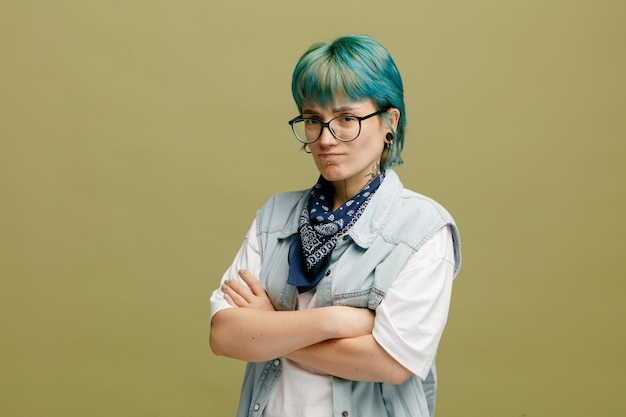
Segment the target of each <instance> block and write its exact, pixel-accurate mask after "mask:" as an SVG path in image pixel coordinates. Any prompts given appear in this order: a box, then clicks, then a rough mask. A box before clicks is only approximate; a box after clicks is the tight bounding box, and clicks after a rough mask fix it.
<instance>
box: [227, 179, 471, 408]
mask: <svg viewBox="0 0 626 417" xmlns="http://www.w3.org/2000/svg"><path fill="white" fill-rule="evenodd" d="M308 197H309V191H308V190H307V191H300V192H292V193H281V194H276V195H274V196H272V197H271V198H270V200H269V201H268V202H267V203H266V204H265V205H264V206H263V207H262V208H261V209H259V211H258V213H257V226H258V230H257V234H258V237H259V249H260V254H261V259H262V262H263V264H262V265H263V267H262V272H261V277H260V280H261V283H262V284H263V287H264V288H265V290H266V291H267V293H268V295H269V297H270V299H271V300H272V303H273V304H274V307H275V308H276V309H277V310H294V309H295V308H296V300H297V297H298V292H297V289H296V287H294V286H291V285H288V284H287V273H288V270H289V265H288V263H287V257H288V252H289V246H290V245H291V242H292V241H293V240H294V239H296V238H297V236H298V234H297V233H298V218H299V216H300V213H301V212H302V209H303V208H304V206H305V205H306V203H307V201H308ZM446 226H449V227H450V228H451V231H452V237H453V240H454V254H455V266H454V275H455V276H456V274H457V273H458V271H459V268H460V266H461V250H460V248H461V247H460V240H459V234H458V230H457V227H456V225H455V223H454V220H453V219H452V217H451V216H450V214H449V213H448V212H447V211H446V210H445V209H444V208H443V207H442V206H440V205H439V204H438V203H436V202H435V201H433V200H431V199H429V198H427V197H424V196H422V195H420V194H417V193H414V192H412V191H409V190H406V189H405V188H404V187H403V185H402V183H401V182H400V179H399V178H398V176H397V175H396V174H395V172H393V171H392V170H388V171H387V173H386V177H385V180H384V181H383V183H382V184H381V186H380V188H379V189H378V191H377V192H376V193H375V194H374V196H373V197H372V199H371V201H370V202H369V205H368V206H367V209H366V210H365V211H364V212H363V214H362V215H361V218H360V219H359V220H358V221H357V222H356V223H355V224H354V226H353V227H352V228H351V229H350V231H349V232H348V233H347V234H346V235H345V236H343V237H342V238H340V239H339V240H338V242H337V246H336V247H335V249H334V251H333V252H332V255H331V259H330V263H329V267H328V271H327V273H326V276H325V277H324V278H323V279H322V281H321V282H320V283H319V284H318V285H317V288H316V291H317V292H316V297H317V305H318V306H319V307H323V306H330V305H346V306H353V307H362V308H369V309H371V310H375V309H376V307H378V305H379V304H380V302H381V301H382V300H383V298H384V297H385V293H386V292H387V290H388V288H389V287H390V285H391V283H392V282H393V280H394V279H395V277H396V276H397V275H398V273H399V272H400V271H401V270H402V269H403V267H404V266H405V264H406V262H407V261H408V260H409V258H410V257H411V256H412V255H413V254H415V252H416V251H417V250H419V248H420V247H422V245H424V243H426V242H427V241H428V239H430V238H431V237H432V236H433V235H434V234H435V233H436V232H437V231H439V230H440V229H441V228H443V227H446ZM282 360H283V359H282V358H276V359H274V360H271V361H268V362H259V363H248V365H247V368H246V372H245V376H244V381H243V387H242V391H241V398H240V402H239V411H238V413H237V416H238V417H260V416H262V415H263V410H264V408H265V406H266V404H267V402H268V400H269V397H270V395H271V391H272V388H273V387H274V385H275V383H276V381H277V378H278V377H279V375H280V373H281V370H282ZM332 385H333V407H334V413H333V417H350V416H352V417H425V416H432V415H433V413H434V407H435V394H436V391H437V376H436V372H435V366H434V364H433V366H432V368H431V370H430V373H429V375H428V377H427V378H426V379H425V380H422V379H420V378H419V377H417V376H415V375H413V376H412V377H411V378H409V379H408V380H407V381H406V382H404V383H403V384H400V385H393V384H389V383H378V382H360V381H349V380H345V379H341V378H337V377H334V378H333V384H332ZM286 417H287V416H286ZM320 417H330V416H320Z"/></svg>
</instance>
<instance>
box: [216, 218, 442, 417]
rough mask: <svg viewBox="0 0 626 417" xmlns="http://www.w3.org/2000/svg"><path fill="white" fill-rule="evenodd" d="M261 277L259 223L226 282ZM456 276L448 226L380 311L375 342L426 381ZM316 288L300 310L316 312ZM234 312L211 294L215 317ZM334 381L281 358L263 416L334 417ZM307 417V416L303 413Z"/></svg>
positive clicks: (395, 285) (304, 296) (411, 262)
mask: <svg viewBox="0 0 626 417" xmlns="http://www.w3.org/2000/svg"><path fill="white" fill-rule="evenodd" d="M240 269H246V270H248V271H250V272H251V273H252V274H253V275H254V276H256V277H259V276H260V273H261V257H260V255H259V249H258V239H257V235H256V221H254V222H253V223H252V226H251V227H250V230H249V231H248V233H247V234H246V238H245V240H244V242H243V244H242V245H241V248H240V249H239V252H237V255H236V256H235V259H234V261H233V263H232V264H231V266H230V267H229V268H228V270H226V272H225V273H224V276H223V278H222V282H224V281H225V280H227V279H228V280H238V281H239V282H243V281H242V280H241V278H240V277H239V275H238V274H237V271H239V270H240ZM453 271H454V248H453V243H452V234H451V233H450V229H449V228H448V227H444V228H442V229H441V230H440V231H438V232H437V233H436V234H435V235H434V236H433V237H432V238H431V239H430V240H429V241H428V242H426V244H424V246H422V248H421V249H420V250H419V251H418V252H417V253H416V254H415V255H414V256H412V257H411V259H410V260H409V261H408V263H407V265H406V266H405V267H404V268H403V269H402V271H400V274H398V276H397V277H396V279H395V280H394V281H393V283H392V284H391V286H390V287H389V290H388V291H387V293H386V294H385V298H384V299H383V301H382V302H381V303H380V305H379V306H378V308H377V309H376V318H375V320H374V329H373V331H372V335H373V336H374V339H376V341H377V342H378V343H379V344H380V345H381V346H382V347H383V349H385V351H387V353H389V355H391V356H392V357H393V358H394V359H395V360H397V361H398V362H399V363H401V364H402V365H403V366H404V367H405V368H407V369H409V370H410V371H411V372H413V373H414V374H416V375H417V376H419V377H420V378H422V379H425V378H426V376H427V375H428V372H429V369H430V367H431V365H432V362H433V360H434V359H435V355H436V353H437V346H438V345H439V340H440V339H441V334H442V332H443V329H444V327H445V324H446V320H447V317H448V309H449V306H450V296H451V293H452V280H453ZM315 307H316V301H315V289H312V290H311V291H308V292H306V293H302V294H299V296H298V309H307V308H315ZM225 308H233V307H232V306H230V305H229V304H228V303H227V302H226V300H225V299H224V293H223V292H222V290H221V288H219V287H218V288H217V289H216V290H215V291H214V292H213V294H212V295H211V318H213V316H214V315H215V313H217V312H218V311H220V310H223V309H225ZM332 410H333V404H332V377H331V376H330V375H327V374H324V373H320V372H319V371H317V370H315V369H312V368H308V367H304V366H302V365H300V364H298V363H295V362H293V361H289V360H287V359H284V358H283V372H282V373H281V375H280V377H279V380H278V382H277V384H276V387H275V388H274V389H273V390H272V396H271V398H270V401H269V403H268V405H267V407H266V409H265V413H264V416H266V417H275V416H276V417H278V416H285V415H298V416H302V417H308V416H311V417H314V416H322V415H332ZM303 413H305V414H303Z"/></svg>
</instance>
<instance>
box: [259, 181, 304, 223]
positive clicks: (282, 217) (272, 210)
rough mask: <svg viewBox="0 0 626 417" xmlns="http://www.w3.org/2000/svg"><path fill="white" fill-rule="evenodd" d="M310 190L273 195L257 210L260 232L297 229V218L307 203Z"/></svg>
mask: <svg viewBox="0 0 626 417" xmlns="http://www.w3.org/2000/svg"><path fill="white" fill-rule="evenodd" d="M308 195H309V190H302V191H290V192H284V193H277V194H274V195H272V196H271V197H270V198H269V199H268V200H267V202H265V204H263V206H261V208H260V209H259V210H258V211H257V216H256V220H257V226H258V231H259V232H264V231H265V232H270V231H277V230H282V229H283V228H284V227H285V226H286V225H290V227H288V228H287V229H285V231H287V230H289V231H291V230H292V229H294V228H295V229H297V219H298V215H299V213H300V212H301V211H302V208H303V206H304V204H306V201H307V198H308Z"/></svg>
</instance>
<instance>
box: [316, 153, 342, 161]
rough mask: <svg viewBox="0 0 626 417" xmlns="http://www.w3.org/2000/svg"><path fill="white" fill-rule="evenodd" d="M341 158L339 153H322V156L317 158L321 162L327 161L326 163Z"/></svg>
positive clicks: (319, 155)
mask: <svg viewBox="0 0 626 417" xmlns="http://www.w3.org/2000/svg"><path fill="white" fill-rule="evenodd" d="M340 156H341V154H338V153H321V154H318V155H317V157H318V158H319V159H320V160H322V161H326V162H331V161H334V160H335V159H337V158H339V157H340Z"/></svg>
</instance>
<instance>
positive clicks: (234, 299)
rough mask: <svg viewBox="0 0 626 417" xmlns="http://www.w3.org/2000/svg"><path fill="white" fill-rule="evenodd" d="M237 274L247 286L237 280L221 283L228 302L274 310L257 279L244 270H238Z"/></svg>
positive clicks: (236, 305) (232, 304)
mask: <svg viewBox="0 0 626 417" xmlns="http://www.w3.org/2000/svg"><path fill="white" fill-rule="evenodd" d="M239 276H240V277H241V279H242V280H243V281H244V282H245V283H246V284H248V286H246V285H244V284H242V283H240V282H237V281H225V282H224V283H223V284H222V291H223V292H224V298H225V299H226V301H227V302H228V304H230V305H231V306H233V307H247V308H254V309H257V310H267V311H274V306H273V305H272V302H271V301H270V299H269V297H268V296H267V293H266V292H265V290H264V289H263V286H261V283H260V282H259V280H258V279H257V278H255V277H254V276H253V275H252V274H251V273H250V272H248V271H246V270H241V271H239Z"/></svg>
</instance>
